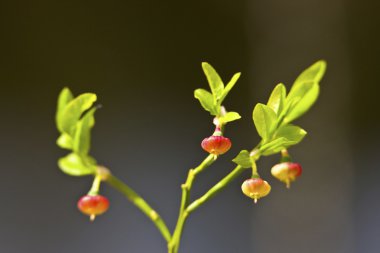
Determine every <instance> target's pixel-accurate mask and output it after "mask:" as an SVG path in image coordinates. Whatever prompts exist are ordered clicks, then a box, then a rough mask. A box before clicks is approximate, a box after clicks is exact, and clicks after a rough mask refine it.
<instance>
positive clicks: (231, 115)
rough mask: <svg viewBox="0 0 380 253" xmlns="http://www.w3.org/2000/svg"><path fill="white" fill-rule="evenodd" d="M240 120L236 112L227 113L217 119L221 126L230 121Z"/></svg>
mask: <svg viewBox="0 0 380 253" xmlns="http://www.w3.org/2000/svg"><path fill="white" fill-rule="evenodd" d="M240 118H241V116H240V114H239V113H237V112H227V113H226V114H225V115H224V116H223V117H220V118H219V122H220V123H221V124H225V123H228V122H231V121H235V120H238V119H240Z"/></svg>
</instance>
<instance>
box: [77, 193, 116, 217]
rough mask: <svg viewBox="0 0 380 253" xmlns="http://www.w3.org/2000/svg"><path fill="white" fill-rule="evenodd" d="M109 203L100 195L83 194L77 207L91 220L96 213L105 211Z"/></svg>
mask: <svg viewBox="0 0 380 253" xmlns="http://www.w3.org/2000/svg"><path fill="white" fill-rule="evenodd" d="M109 205H110V203H109V201H108V199H107V198H106V197H104V196H102V195H85V196H83V197H81V198H80V199H79V201H78V209H79V210H80V211H81V212H82V213H84V214H86V215H88V216H90V219H91V221H93V220H94V219H95V217H96V215H100V214H103V213H104V212H106V211H107V210H108V208H109Z"/></svg>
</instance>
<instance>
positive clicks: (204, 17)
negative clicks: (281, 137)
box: [0, 0, 380, 253]
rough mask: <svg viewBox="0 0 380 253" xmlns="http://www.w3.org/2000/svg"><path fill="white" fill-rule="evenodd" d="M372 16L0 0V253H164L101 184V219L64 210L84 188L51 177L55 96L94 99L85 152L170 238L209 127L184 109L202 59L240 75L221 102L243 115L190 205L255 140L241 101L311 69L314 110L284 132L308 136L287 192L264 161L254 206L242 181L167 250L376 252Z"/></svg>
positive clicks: (140, 219)
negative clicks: (297, 176) (65, 93)
mask: <svg viewBox="0 0 380 253" xmlns="http://www.w3.org/2000/svg"><path fill="white" fill-rule="evenodd" d="M378 10H379V5H378V3H377V1H370V0H363V1H354V0H336V1H327V0H294V1H280V0H267V1H258V0H249V1H217V0H212V1H211V0H207V1H127V0H125V1H114V0H110V1H46V0H35V1H1V2H0V20H1V22H0V34H1V37H0V52H1V54H0V85H1V92H0V98H1V99H0V112H1V124H0V140H1V147H0V151H1V152H0V154H1V155H0V161H1V176H0V194H1V208H0V252H4V253H24V252H27V253H52V252H54V253H67V252H70V253H79V252H81V253H82V252H92V253H98V252H110V253H122V252H123V253H125V252H131V253H146V252H157V253H159V252H166V245H165V243H164V241H163V240H162V238H161V237H160V235H159V234H158V232H157V231H156V228H155V227H154V226H153V225H152V224H151V223H150V221H149V220H148V219H147V218H146V217H145V216H144V215H142V214H141V213H140V212H139V211H138V210H137V209H136V208H135V207H134V206H132V205H131V204H130V203H128V202H126V201H124V199H123V197H122V196H121V195H120V194H119V193H117V192H115V191H114V190H113V189H110V188H109V187H106V186H105V187H103V188H102V190H103V194H104V195H107V196H108V197H109V198H110V200H111V203H112V206H111V209H110V210H109V212H108V213H107V215H104V216H102V217H99V218H98V219H97V220H96V222H94V223H93V224H90V223H89V222H88V219H87V218H86V217H85V216H83V215H81V214H80V213H79V212H78V211H77V210H76V201H77V199H78V198H79V197H80V196H81V195H83V194H85V193H86V192H87V191H88V189H89V187H90V184H91V179H90V178H71V177H69V176H66V175H64V174H63V173H61V172H60V171H59V169H58V168H57V164H56V161H57V159H58V158H59V157H61V156H63V155H65V153H66V152H65V151H63V150H60V149H59V148H58V147H56V145H55V140H56V138H57V136H58V134H57V131H56V129H55V125H54V113H55V104H56V97H57V95H58V93H59V91H60V90H61V89H62V88H63V87H64V86H69V87H70V88H71V89H72V91H73V92H74V93H75V94H79V93H82V92H86V91H92V92H95V93H97V94H98V95H99V103H101V104H102V105H103V108H102V109H101V110H100V111H99V112H98V113H97V115H96V119H97V124H96V127H95V129H94V131H93V149H92V154H93V155H94V156H95V157H96V158H97V159H98V160H99V161H100V163H102V164H105V165H106V166H108V167H110V168H111V169H112V171H113V172H114V174H115V175H117V176H119V177H120V178H122V179H124V180H125V181H126V182H127V183H128V184H129V185H131V186H132V187H133V188H135V189H136V190H137V191H138V192H139V193H141V194H142V195H143V196H144V197H146V199H147V200H148V202H150V203H151V204H152V205H153V207H155V208H156V209H157V210H158V211H159V212H160V214H161V215H162V216H163V218H165V219H166V220H167V222H168V225H169V226H170V228H173V227H174V225H175V222H176V217H177V209H178V206H179V201H180V188H179V186H180V183H181V182H183V181H184V179H185V177H186V172H187V170H188V169H189V168H191V167H193V166H196V164H197V163H199V162H200V161H201V160H202V159H203V157H205V153H204V152H203V151H202V150H201V149H200V145H199V144H200V141H201V140H202V139H203V138H204V137H206V136H208V135H210V134H211V133H212V130H213V129H212V124H211V117H210V116H209V115H208V114H207V113H206V112H204V111H203V110H202V108H201V107H200V105H199V104H198V101H196V100H195V99H194V98H193V90H194V89H196V88H200V87H203V88H205V87H206V85H207V83H206V79H205V78H204V76H203V73H202V71H201V67H200V63H201V62H202V61H208V62H210V63H212V64H213V65H214V66H215V67H216V69H217V70H218V72H219V73H220V74H221V76H222V77H224V79H228V78H230V77H231V76H232V74H233V73H235V72H238V71H241V72H242V73H243V75H242V77H241V79H240V81H239V82H238V85H237V86H236V87H235V89H234V90H233V91H232V92H231V94H230V96H229V97H228V99H227V100H226V102H225V105H226V107H227V108H230V109H232V110H236V111H238V112H240V114H241V115H242V116H243V119H242V120H240V121H238V122H236V123H233V124H230V126H229V127H228V129H227V132H226V134H227V135H228V136H229V137H230V138H231V139H232V140H233V143H234V145H233V148H232V150H231V151H230V152H229V153H228V154H227V155H225V156H223V157H222V158H221V159H220V161H219V162H218V163H217V164H216V165H214V166H212V167H211V168H210V169H209V170H208V171H207V172H205V173H204V174H202V176H201V177H199V180H198V181H197V182H196V184H195V189H194V192H193V197H196V196H200V195H201V194H202V193H203V192H205V191H206V190H207V189H208V188H209V187H210V186H212V185H213V184H214V183H216V182H217V181H218V180H219V179H220V178H222V177H223V176H224V175H225V174H226V173H228V172H229V171H230V170H231V169H232V167H233V164H232V163H231V162H230V160H231V159H232V158H233V157H234V156H235V155H236V153H237V152H238V151H239V150H240V149H243V148H251V147H253V146H254V145H255V143H256V142H257V141H258V137H257V134H256V133H255V129H254V126H253V123H252V120H251V112H252V109H253V107H254V105H255V104H256V103H257V102H265V101H266V100H267V97H268V96H269V93H270V91H271V89H272V88H273V87H274V85H275V84H277V83H279V82H284V83H285V84H286V85H287V87H288V88H289V87H290V85H291V84H292V81H293V80H294V79H295V78H296V76H297V75H298V74H299V73H300V71H301V70H303V69H305V68H306V67H307V66H309V65H310V64H312V63H313V62H315V61H316V60H318V59H321V58H323V59H325V60H327V62H328V72H327V74H326V76H325V78H324V80H323V81H322V84H321V89H322V92H321V96H320V99H319V101H318V103H317V105H316V106H315V107H313V108H312V110H311V111H310V113H308V114H307V115H306V116H305V117H303V118H301V119H300V120H299V121H298V122H297V123H298V124H299V125H301V126H302V127H304V128H305V129H306V130H307V131H308V132H309V135H308V136H307V138H306V139H305V140H304V141H303V143H302V145H299V146H297V147H295V148H293V149H291V153H292V155H293V157H294V158H295V159H296V160H297V161H299V162H301V163H302V164H303V167H304V174H303V176H302V179H301V180H299V181H298V182H297V183H295V184H294V185H293V186H292V188H291V189H290V190H286V189H285V188H284V187H283V185H282V184H280V183H278V182H277V181H276V180H274V179H272V178H271V177H270V175H269V169H270V167H271V166H272V165H273V164H275V163H276V162H277V160H278V157H270V158H267V159H262V160H263V161H260V164H259V166H260V171H261V174H262V176H263V177H265V178H267V179H268V180H270V182H271V184H272V187H273V189H272V193H271V194H270V196H269V197H267V198H265V199H263V200H262V201H260V202H259V204H258V205H253V204H252V202H251V201H250V200H249V199H247V198H245V197H244V196H243V195H242V194H241V192H240V184H241V182H242V181H243V180H244V179H245V178H247V177H249V174H245V175H243V176H241V177H240V178H239V179H238V180H236V181H235V182H234V183H233V184H231V185H230V186H229V187H228V188H227V189H225V190H224V191H223V192H222V193H221V194H220V195H218V196H216V197H215V198H214V199H213V200H212V201H210V202H208V203H207V204H206V205H204V206H203V207H202V208H200V209H199V210H198V211H197V212H195V213H194V214H193V215H192V216H191V217H190V218H189V220H188V223H187V226H186V229H185V232H184V234H183V240H182V244H181V250H180V252H184V253H189V252H192V253H194V252H196V253H216V252H218V253H232V252H233V253H240V252H252V253H277V252H282V253H298V252H309V253H320V252H323V253H375V252H376V253H377V252H379V251H380V241H379V240H378V237H379V234H380V202H379V197H378V196H379V194H380V184H379V183H378V178H379V176H380V172H379V165H380V162H379V157H378V155H379V151H380V148H379V144H378V140H379V137H380V134H379V109H380V107H379V105H378V102H379V101H378V100H379V99H378V97H379V95H378V94H379V92H380V88H379V84H380V83H379V81H380V80H379V75H380V71H379V68H380V66H379V58H380V50H379V45H380V35H379V27H380V16H379V15H378Z"/></svg>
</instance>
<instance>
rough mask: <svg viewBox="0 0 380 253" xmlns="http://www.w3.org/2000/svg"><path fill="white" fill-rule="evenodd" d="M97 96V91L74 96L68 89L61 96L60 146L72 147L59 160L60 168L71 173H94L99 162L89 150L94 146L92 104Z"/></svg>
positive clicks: (59, 113) (94, 108)
mask: <svg viewBox="0 0 380 253" xmlns="http://www.w3.org/2000/svg"><path fill="white" fill-rule="evenodd" d="M96 99H97V97H96V95H95V94H94V93H84V94H81V95H79V96H77V97H75V98H74V96H73V94H72V93H71V91H70V90H69V89H68V88H64V89H63V90H62V91H61V93H60V94H59V97H58V104H57V112H56V125H57V129H58V131H59V132H60V136H59V138H58V139H57V145H58V146H59V147H61V148H63V149H67V150H70V151H71V153H69V154H68V155H67V156H65V157H63V158H60V159H59V160H58V166H59V168H60V169H61V170H62V171H63V172H65V173H66V174H69V175H72V176H84V175H90V174H94V173H95V170H96V161H95V159H94V158H92V157H91V156H90V155H89V154H88V153H89V151H90V146H91V129H92V128H93V127H94V124H95V118H94V114H95V111H96V109H97V108H96V107H93V104H94V103H95V101H96Z"/></svg>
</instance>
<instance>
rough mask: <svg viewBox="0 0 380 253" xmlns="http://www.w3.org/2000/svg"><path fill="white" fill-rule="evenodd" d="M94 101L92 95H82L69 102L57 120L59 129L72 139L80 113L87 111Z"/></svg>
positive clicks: (94, 96) (93, 95)
mask: <svg viewBox="0 0 380 253" xmlns="http://www.w3.org/2000/svg"><path fill="white" fill-rule="evenodd" d="M95 101H96V95H95V94H94V93H84V94H82V95H80V96H78V97H76V98H74V99H73V100H71V101H70V102H69V103H68V104H67V105H66V107H65V109H64V110H63V112H62V116H61V117H60V119H59V122H58V123H59V125H60V127H61V129H62V130H63V131H64V132H65V133H67V134H69V135H70V136H72V137H74V133H75V127H76V125H77V122H78V120H79V118H80V117H81V115H82V113H83V112H85V111H86V110H88V109H89V108H90V107H91V106H92V104H93V103H94V102H95Z"/></svg>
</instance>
